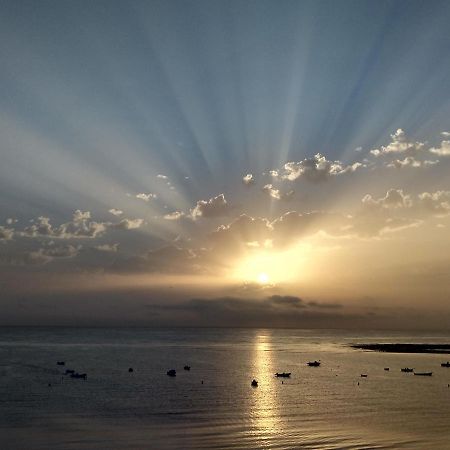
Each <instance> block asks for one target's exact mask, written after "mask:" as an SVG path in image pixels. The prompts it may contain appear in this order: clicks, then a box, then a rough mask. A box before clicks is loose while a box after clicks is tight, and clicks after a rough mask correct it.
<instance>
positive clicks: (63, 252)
mask: <svg viewBox="0 0 450 450" xmlns="http://www.w3.org/2000/svg"><path fill="white" fill-rule="evenodd" d="M80 249H81V246H80V245H79V246H73V245H62V246H57V247H46V248H40V249H39V250H36V251H31V252H19V253H17V254H14V255H6V256H3V257H2V258H1V262H2V263H4V264H8V265H12V266H41V265H44V264H48V263H49V262H51V261H53V260H54V259H69V258H74V257H75V256H77V255H78V253H79V251H80Z"/></svg>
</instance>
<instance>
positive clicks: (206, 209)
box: [191, 194, 230, 219]
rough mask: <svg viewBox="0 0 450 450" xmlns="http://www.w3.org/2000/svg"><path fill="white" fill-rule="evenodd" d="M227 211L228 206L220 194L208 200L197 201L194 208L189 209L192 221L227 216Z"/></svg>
mask: <svg viewBox="0 0 450 450" xmlns="http://www.w3.org/2000/svg"><path fill="white" fill-rule="evenodd" d="M229 210H230V205H229V204H228V202H227V201H226V199H225V195H224V194H220V195H218V196H217V197H213V198H210V199H209V200H199V201H198V202H197V205H196V206H195V208H193V209H191V216H192V218H193V219H197V218H198V217H205V218H212V217H220V216H224V215H226V214H228V212H229Z"/></svg>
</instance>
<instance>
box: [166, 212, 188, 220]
mask: <svg viewBox="0 0 450 450" xmlns="http://www.w3.org/2000/svg"><path fill="white" fill-rule="evenodd" d="M183 216H184V213H183V212H181V211H173V212H171V213H169V214H166V215H165V216H164V219H166V220H179V219H181V218H182V217H183Z"/></svg>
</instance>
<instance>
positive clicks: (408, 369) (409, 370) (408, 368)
mask: <svg viewBox="0 0 450 450" xmlns="http://www.w3.org/2000/svg"><path fill="white" fill-rule="evenodd" d="M400 370H401V371H402V372H408V373H409V372H414V369H411V368H410V367H404V368H403V369H400Z"/></svg>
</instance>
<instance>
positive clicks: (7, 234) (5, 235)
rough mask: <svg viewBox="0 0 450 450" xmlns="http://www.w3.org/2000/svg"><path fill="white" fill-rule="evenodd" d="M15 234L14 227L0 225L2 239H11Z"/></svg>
mask: <svg viewBox="0 0 450 450" xmlns="http://www.w3.org/2000/svg"><path fill="white" fill-rule="evenodd" d="M13 236H14V230H13V229H12V228H6V227H4V226H2V225H0V241H10V240H11V239H12V238H13Z"/></svg>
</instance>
